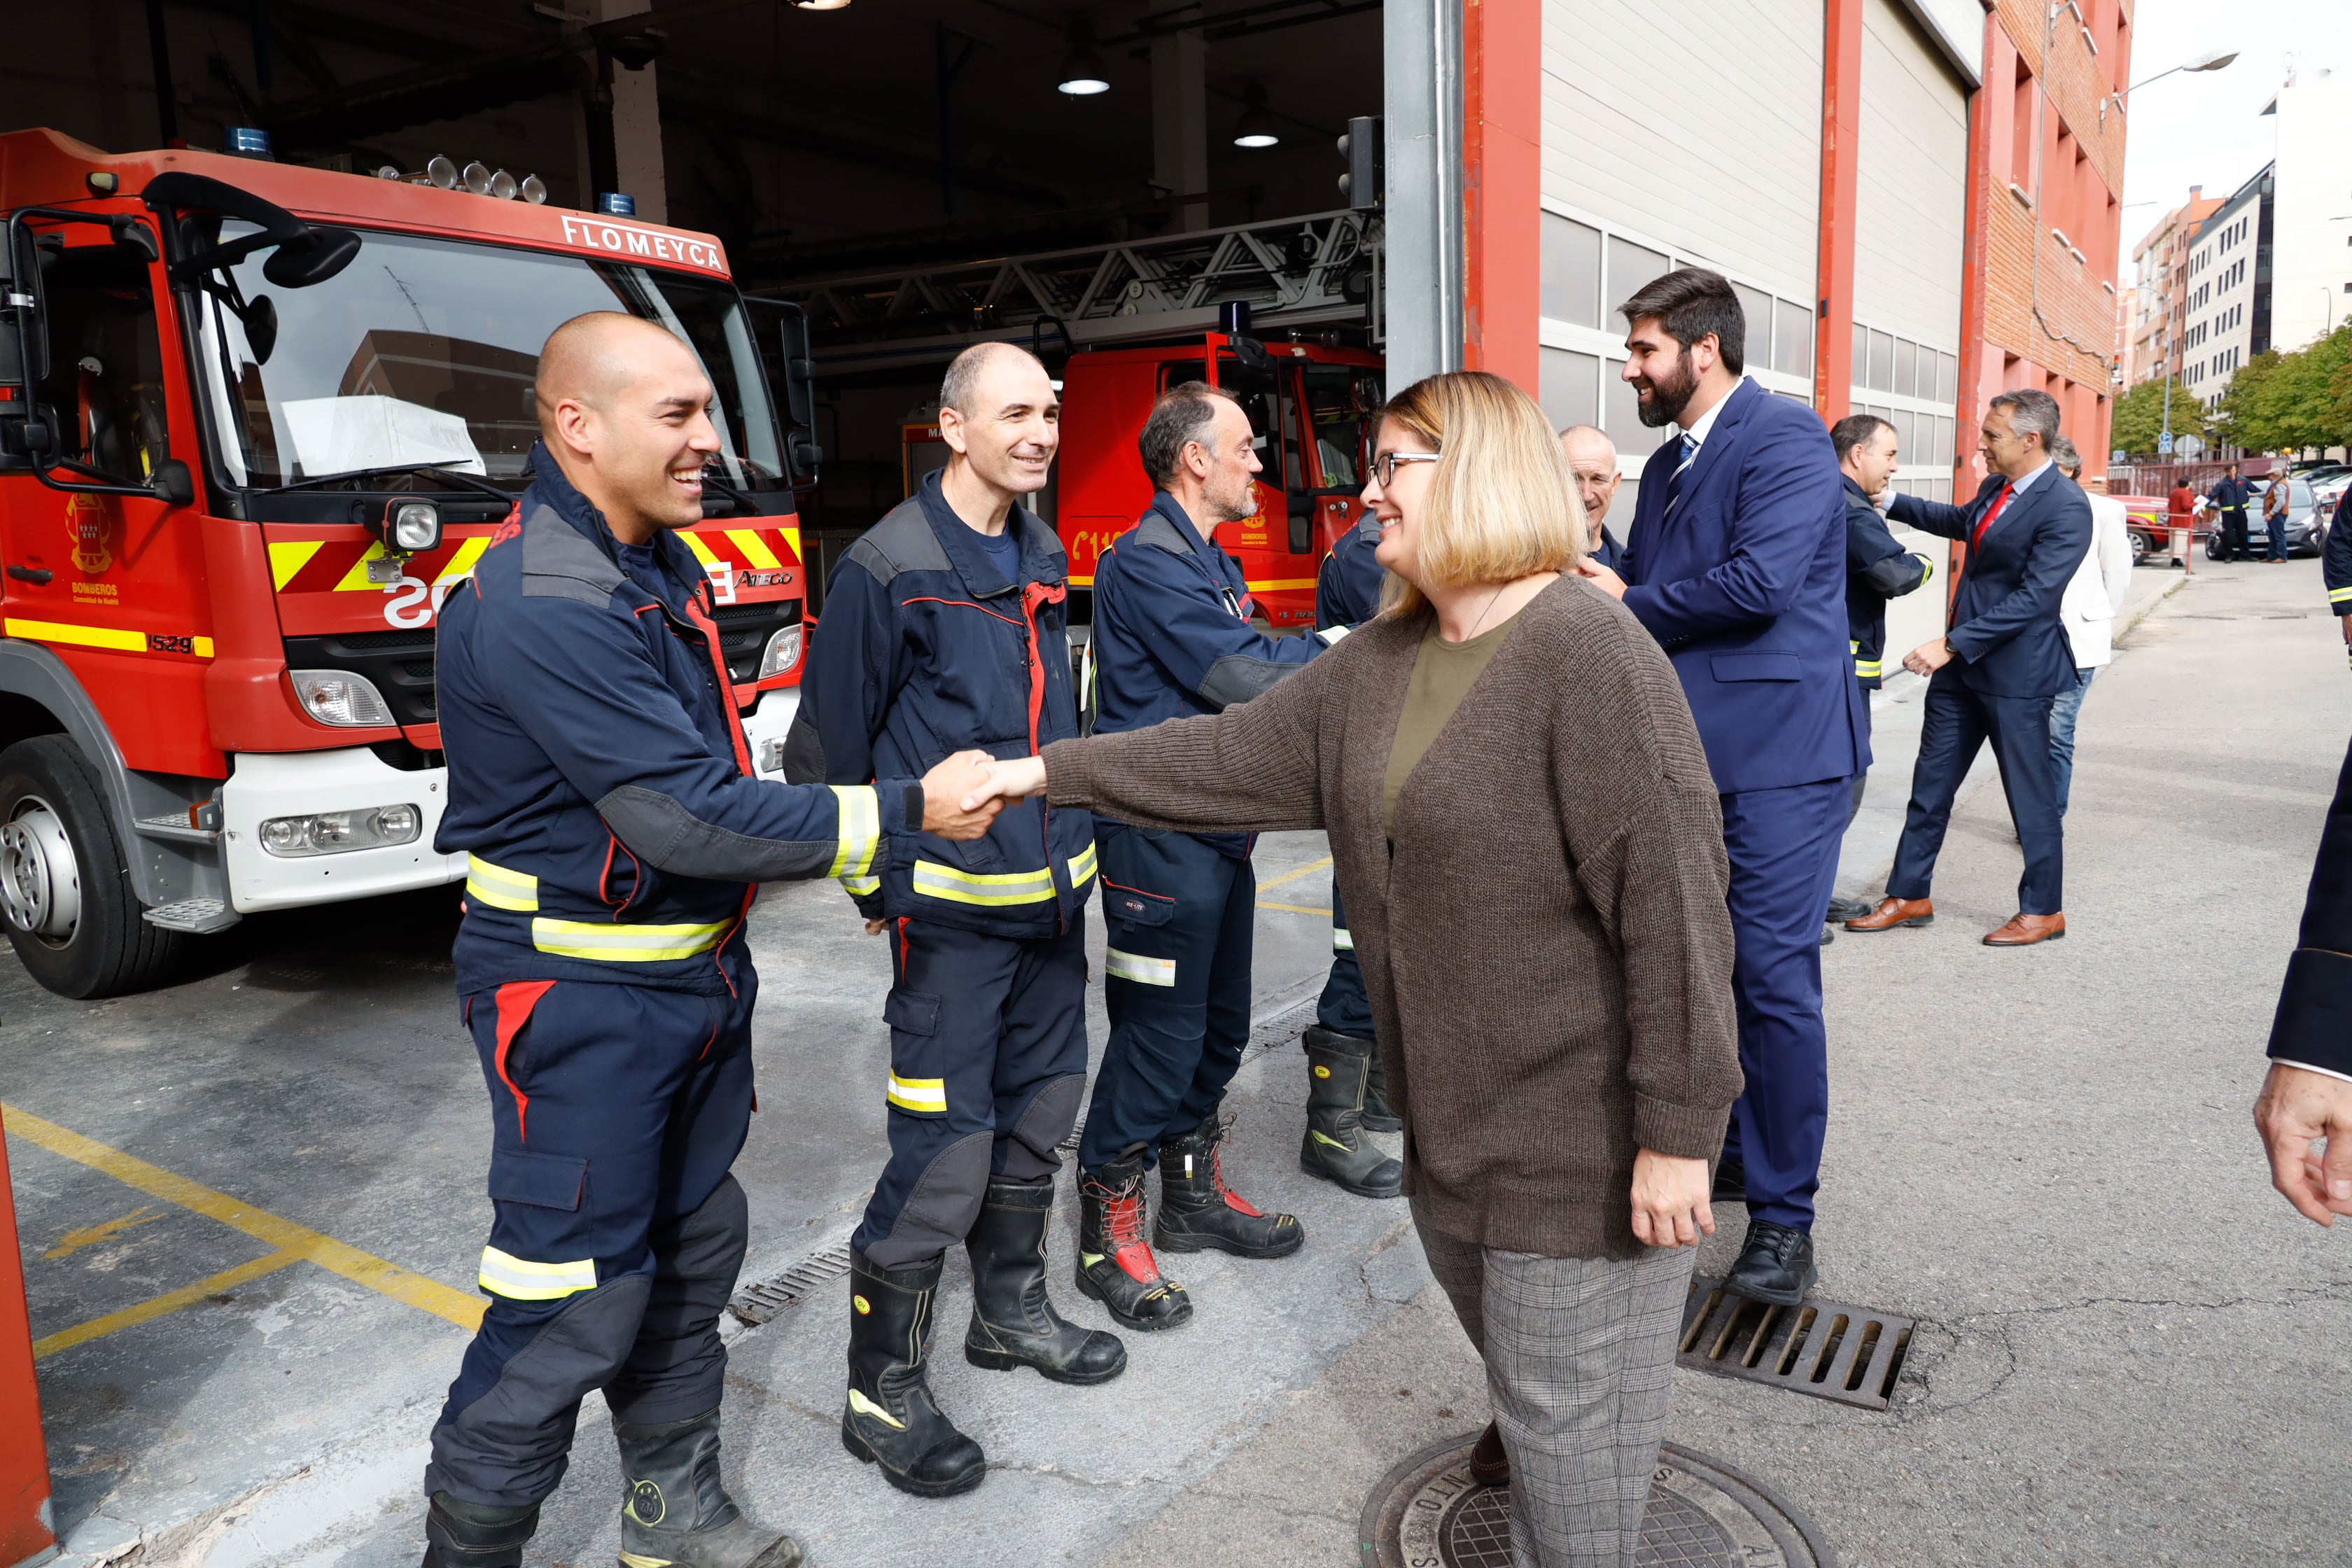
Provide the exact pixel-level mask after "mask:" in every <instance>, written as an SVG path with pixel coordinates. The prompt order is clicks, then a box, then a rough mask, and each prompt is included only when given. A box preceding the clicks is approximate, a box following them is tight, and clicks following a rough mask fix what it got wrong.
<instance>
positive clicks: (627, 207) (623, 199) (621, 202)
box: [596, 191, 637, 217]
mask: <svg viewBox="0 0 2352 1568" xmlns="http://www.w3.org/2000/svg"><path fill="white" fill-rule="evenodd" d="M596 210H597V211H598V212H600V213H603V214H604V216H606V217H635V216H637V198H636V197H635V196H633V195H629V194H628V193H627V192H626V191H598V192H597V193H596Z"/></svg>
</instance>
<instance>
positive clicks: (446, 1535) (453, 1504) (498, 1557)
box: [425, 1492, 539, 1568]
mask: <svg viewBox="0 0 2352 1568" xmlns="http://www.w3.org/2000/svg"><path fill="white" fill-rule="evenodd" d="M538 1528H539V1505H538V1504H537V1503H532V1504H531V1505H530V1506H529V1507H528V1508H495V1507H492V1506H491V1505H489V1504H488V1503H478V1502H464V1501H461V1500H458V1499H457V1498H454V1497H451V1496H450V1495H449V1494H448V1493H447V1492H435V1493H434V1494H433V1501H432V1503H431V1504H430V1506H428V1507H427V1508H426V1509H425V1568H521V1563H522V1549H523V1546H524V1544H525V1543H526V1542H529V1541H530V1537H531V1532H532V1531H535V1530H537V1529H538Z"/></svg>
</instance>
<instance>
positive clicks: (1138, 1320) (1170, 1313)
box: [1078, 1151, 1192, 1333]
mask: <svg viewBox="0 0 2352 1568" xmlns="http://www.w3.org/2000/svg"><path fill="white" fill-rule="evenodd" d="M1078 1289H1081V1290H1083V1291H1085V1292H1086V1293H1087V1295H1089V1296H1092V1297H1093V1298H1094V1299H1095V1300H1097V1301H1100V1302H1101V1303H1102V1304H1103V1305H1104V1306H1106V1307H1108V1308H1109V1309H1110V1315H1111V1317H1112V1318H1113V1319H1114V1320H1116V1321H1118V1323H1119V1324H1120V1326H1121V1327H1124V1328H1129V1329H1140V1330H1142V1331H1145V1332H1147V1333H1149V1332H1151V1331H1154V1330H1158V1329H1172V1328H1174V1327H1176V1326H1177V1325H1178V1324H1179V1323H1188V1322H1191V1321H1192V1298H1191V1297H1190V1296H1187V1295H1185V1294H1184V1287H1182V1286H1181V1285H1179V1284H1177V1283H1176V1282H1175V1281H1174V1280H1172V1279H1165V1278H1163V1277H1162V1276H1161V1275H1160V1264H1159V1261H1158V1260H1157V1259H1155V1258H1153V1257H1152V1256H1151V1247H1150V1244H1149V1243H1147V1242H1146V1241H1145V1240H1144V1239H1143V1160H1142V1155H1141V1151H1135V1152H1129V1153H1126V1154H1122V1155H1120V1156H1119V1157H1118V1159H1116V1160H1107V1161H1105V1162H1104V1163H1102V1164H1100V1165H1098V1166H1097V1167H1096V1168H1095V1169H1093V1170H1091V1171H1080V1172H1079V1173H1078Z"/></svg>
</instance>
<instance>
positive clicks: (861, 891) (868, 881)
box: [841, 877, 882, 899]
mask: <svg viewBox="0 0 2352 1568" xmlns="http://www.w3.org/2000/svg"><path fill="white" fill-rule="evenodd" d="M841 885H842V886H843V887H845V888H846V889H849V890H850V891H851V892H852V893H854V894H856V896H857V897H859V898H861V899H862V898H864V897H865V896H866V894H868V893H878V892H880V891H881V890H882V879H881V878H879V877H844V878H843V879H841Z"/></svg>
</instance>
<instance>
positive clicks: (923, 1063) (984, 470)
mask: <svg viewBox="0 0 2352 1568" xmlns="http://www.w3.org/2000/svg"><path fill="white" fill-rule="evenodd" d="M1060 417H1061V405H1060V403H1059V401H1058V399H1057V398H1056V396H1055V392H1054V385H1053V383H1052V382H1051V381H1049V380H1048V379H1047V378H1046V375H1045V366H1044V365H1042V364H1040V363H1037V361H1036V360H1035V359H1034V357H1032V356H1031V355H1029V354H1027V353H1024V352H1022V351H1021V350H1019V349H1016V348H1013V347H1011V346H1009V345H1006V344H1002V343H984V344H981V345H979V346H977V347H974V348H971V349H968V350H966V351H965V352H964V353H962V354H961V355H959V356H958V357H957V359H956V361H955V363H953V364H951V365H950V367H949V369H948V374H947V377H946V381H945V384H943V385H942V387H941V388H940V434H941V436H942V437H945V439H946V441H947V444H948V447H949V448H950V453H951V454H952V455H951V456H950V459H949V462H948V466H947V468H945V469H944V470H942V471H940V472H937V473H933V474H929V475H927V476H925V478H924V479H923V482H922V486H921V488H920V489H919V490H918V491H917V492H916V494H915V495H914V496H913V497H912V498H911V499H909V500H907V501H906V502H905V503H903V504H902V505H900V506H898V508H897V509H895V510H892V511H891V512H890V513H889V514H888V515H887V516H886V517H885V518H883V520H882V521H880V522H878V523H877V524H875V525H874V527H873V528H871V529H869V530H868V531H866V534H865V535H864V536H863V537H862V538H860V539H859V540H858V542H856V544H854V545H852V546H851V547H850V549H849V551H848V552H847V553H846V554H845V555H844V556H843V558H842V562H841V564H840V565H839V566H838V567H836V568H835V571H834V574H833V577H832V580H831V581H830V583H829V584H827V587H826V592H825V601H824V616H823V618H822V619H821V620H820V621H819V622H818V625H817V629H816V637H815V641H814V645H813V647H812V649H811V654H810V659H809V666H808V669H807V672H806V674H805V675H804V677H803V681H802V686H801V691H802V706H801V710H800V713H799V715H798V717H797V718H796V719H795V720H794V734H793V737H792V739H791V744H790V747H789V749H790V751H791V752H792V753H793V757H792V763H791V765H792V769H793V773H794V775H795V776H797V775H798V774H799V773H801V772H802V771H803V769H806V768H809V767H813V766H815V765H818V764H817V758H818V757H819V756H821V758H822V764H821V765H822V766H823V768H824V774H825V776H826V777H827V778H828V779H829V780H831V781H832V782H833V783H835V784H843V785H849V784H863V783H865V782H866V781H868V780H870V779H874V778H877V777H890V776H893V775H895V774H898V773H903V772H906V771H907V770H909V769H919V768H922V767H925V766H927V765H928V764H929V763H930V762H936V761H937V760H938V759H940V757H942V756H945V755H948V754H950V753H952V752H961V751H962V750H964V749H965V748H967V747H976V748H979V749H981V750H982V751H985V752H988V753H989V754H990V755H992V756H995V757H1000V758H1010V757H1025V756H1030V755H1033V754H1034V753H1035V752H1037V750H1038V749H1039V748H1040V747H1042V746H1044V745H1045V744H1046V743H1047V742H1052V741H1057V740H1062V739H1064V738H1066V737H1069V736H1074V735H1076V733H1077V732H1078V731H1077V708H1076V700H1075V699H1074V696H1073V693H1072V689H1071V680H1070V652H1069V635H1068V630H1067V623H1066V604H1067V600H1068V596H1069V587H1068V582H1067V572H1066V557H1065V555H1064V552H1063V550H1062V545H1061V542H1060V541H1059V540H1057V539H1056V538H1055V535H1054V531H1053V530H1052V529H1050V528H1048V527H1046V526H1045V523H1043V522H1041V521H1038V519H1037V517H1036V516H1035V515H1034V513H1032V512H1030V511H1029V510H1027V509H1026V508H1024V506H1022V505H1021V504H1020V500H1021V498H1022V497H1023V496H1025V495H1033V494H1034V493H1035V492H1036V491H1037V490H1039V489H1043V488H1044V486H1045V478H1046V473H1047V471H1048V468H1050V466H1051V464H1052V462H1053V459H1054V454H1055V449H1056V447H1057V446H1058V444H1059V440H1060ZM1094 881H1095V839H1094V824H1093V821H1092V819H1091V818H1089V817H1088V816H1087V814H1086V813H1085V812H1083V811H1054V810H1048V809H1047V807H1046V805H1045V800H1044V799H1043V798H1042V797H1040V798H1037V799H1034V800H1030V801H1027V802H1024V804H1022V805H1019V806H1016V807H1014V808H1013V809H1012V810H1010V811H1007V812H1005V813H1004V815H1003V816H1001V817H1000V818H998V820H997V822H996V824H995V825H994V826H993V827H992V828H991V829H990V831H989V833H988V835H987V836H986V837H983V838H981V839H978V840H976V841H974V842H972V843H970V844H967V845H954V844H950V843H947V842H945V841H944V840H940V839H935V838H930V837H924V838H920V839H918V840H917V841H916V842H915V843H914V844H913V845H912V846H911V852H910V853H908V854H907V855H905V856H902V857H894V858H893V859H892V860H891V862H890V863H889V864H888V865H887V867H885V866H882V865H879V864H877V866H876V867H875V868H874V870H873V871H872V872H871V873H868V874H866V875H863V876H856V877H851V878H848V879H845V885H846V886H847V887H848V889H849V891H850V894H851V896H852V897H853V898H854V899H855V900H856V903H857V908H858V911H859V913H861V914H863V915H864V916H865V917H866V921H867V929H868V930H869V931H876V932H882V931H886V929H887V936H888V941H889V944H890V960H891V965H892V974H893V978H894V984H893V985H892V988H891V991H890V994H889V997H888V999H887V1001H886V1002H885V1004H884V1005H883V1009H882V1016H883V1018H884V1019H885V1021H887V1023H888V1024H889V1026H890V1077H889V1085H888V1090H887V1097H886V1100H887V1111H886V1116H887V1122H888V1127H889V1136H890V1158H889V1162H888V1163H887V1165H886V1166H885V1167H884V1169H883V1172H882V1175H881V1179H880V1180H879V1181H877V1183H876V1184H875V1187H874V1195H873V1198H872V1200H871V1201H870V1202H869V1203H868V1205H866V1216H865V1218H864V1220H863V1221H862V1222H861V1223H860V1224H859V1226H858V1227H857V1230H856V1234H855V1235H854V1236H853V1237H851V1238H850V1247H851V1253H852V1267H851V1273H850V1280H849V1289H850V1303H849V1304H850V1319H849V1389H848V1394H847V1395H846V1398H845V1403H844V1405H843V1409H842V1416H841V1436H842V1442H843V1444H844V1445H845V1447H847V1448H848V1449H849V1451H850V1452H851V1453H853V1454H855V1455H856V1456H857V1457H858V1458H861V1459H869V1460H873V1461H875V1462H876V1463H877V1464H878V1465H879V1466H880V1467H881V1469H882V1473H883V1475H884V1476H885V1478H886V1479H888V1481H889V1482H890V1484H891V1485H893V1486H895V1487H897V1488H898V1489H900V1490H902V1491H908V1492H912V1493H914V1494H916V1495H917V1496H921V1497H947V1496H951V1495H953V1494H955V1493H957V1492H961V1491H965V1490H969V1489H971V1488H972V1487H976V1486H978V1485H979V1484H980V1482H981V1480H982V1477H983V1476H984V1475H985V1474H986V1460H985V1458H984V1457H983V1456H982V1453H981V1449H980V1445H979V1444H977V1443H975V1442H973V1441H972V1440H971V1438H970V1437H968V1436H965V1435H964V1434H963V1433H962V1432H961V1431H960V1430H958V1429H957V1427H956V1426H955V1425H954V1423H952V1422H951V1421H950V1420H949V1419H948V1418H947V1416H946V1415H943V1414H941V1413H940V1409H939V1406H938V1405H937V1403H936V1402H935V1401H934V1400H933V1398H932V1395H931V1391H930V1387H929V1380H928V1376H927V1373H926V1370H925V1369H926V1367H927V1364H928V1351H929V1338H930V1330H931V1321H932V1318H933V1310H932V1302H933V1300H934V1299H935V1296H936V1293H937V1291H938V1289H939V1283H940V1272H941V1269H942V1268H943V1267H944V1263H945V1257H946V1252H947V1249H948V1248H949V1247H952V1246H955V1245H957V1244H959V1243H961V1244H962V1246H963V1247H964V1248H965V1250H966V1251H967V1252H968V1253H969V1255H970V1257H971V1272H972V1311H971V1323H970V1326H969V1327H968V1329H967V1330H966V1332H965V1335H964V1359H965V1360H967V1361H969V1362H971V1363H972V1364H973V1365H975V1366H981V1367H988V1368H992V1369H996V1370H1002V1371H1012V1370H1015V1369H1018V1368H1020V1367H1024V1366H1026V1367H1034V1368H1035V1369H1036V1370H1037V1371H1038V1372H1040V1373H1044V1374H1045V1376H1046V1377H1049V1378H1052V1379H1054V1380H1055V1381H1057V1382H1061V1383H1072V1384H1094V1383H1101V1382H1104V1381H1106V1380H1107V1379H1109V1378H1112V1377H1116V1376H1118V1373H1120V1372H1122V1371H1124V1370H1125V1369H1126V1366H1127V1352H1126V1349H1125V1347H1123V1346H1122V1345H1121V1344H1120V1343H1119V1342H1118V1339H1117V1338H1116V1337H1115V1336H1113V1335H1111V1334H1108V1333H1105V1332H1102V1331H1091V1330H1087V1329H1084V1328H1080V1327H1078V1326H1076V1325H1075V1324H1072V1323H1069V1322H1067V1321H1064V1320H1063V1319H1062V1317H1061V1316H1060V1315H1059V1314H1058V1313H1056V1312H1055V1310H1054V1307H1053V1303H1052V1302H1051V1301H1050V1300H1047V1298H1046V1293H1045V1233H1046V1229H1047V1227H1048V1226H1049V1224H1050V1222H1051V1219H1052V1215H1053V1205H1054V1175H1055V1172H1057V1171H1058V1170H1060V1169H1061V1157H1060V1155H1059V1153H1058V1152H1056V1145H1058V1144H1059V1143H1060V1142H1062V1140H1063V1139H1064V1138H1066V1137H1067V1136H1068V1135H1069V1131H1070V1128H1071V1126H1072V1124H1073V1123H1074V1122H1075V1121H1076V1118H1077V1110H1078V1099H1079V1096H1080V1094H1081V1093H1082V1092H1083V1091H1084V1089H1085V1085H1086V1070H1087V1037H1086V981H1087V959H1086V901H1087V896H1088V895H1089V894H1090V893H1091V892H1092V891H1093V889H1094Z"/></svg>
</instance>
